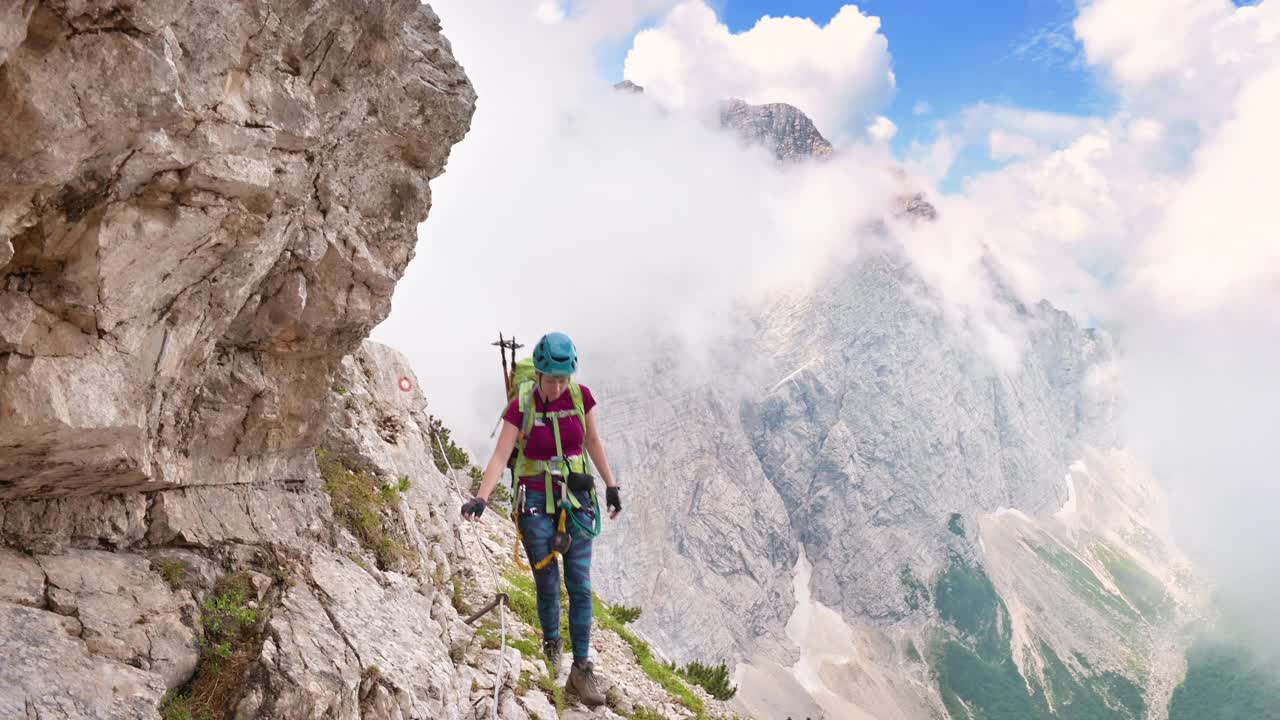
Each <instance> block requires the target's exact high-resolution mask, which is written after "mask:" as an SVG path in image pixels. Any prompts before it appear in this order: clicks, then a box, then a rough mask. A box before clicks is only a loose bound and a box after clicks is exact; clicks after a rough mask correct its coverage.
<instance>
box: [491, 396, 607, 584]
mask: <svg viewBox="0 0 1280 720" xmlns="http://www.w3.org/2000/svg"><path fill="white" fill-rule="evenodd" d="M533 385H534V383H532V382H528V381H526V382H524V383H521V384H520V387H519V388H518V392H519V403H520V404H519V407H520V412H521V413H522V414H523V422H522V423H521V424H522V426H523V427H522V428H521V431H520V439H519V440H518V441H517V443H516V461H515V466H514V467H513V468H512V472H511V482H512V490H513V493H512V494H513V496H515V497H516V498H517V499H518V503H517V504H516V505H515V506H513V508H512V516H513V517H514V518H517V519H516V547H515V550H514V553H513V554H514V556H515V560H516V564H517V565H518V566H520V567H521V568H527V567H528V566H526V565H524V563H523V562H522V561H521V560H520V547H521V546H522V545H523V544H524V533H523V532H521V530H520V521H519V519H518V518H519V515H520V514H521V513H523V512H524V511H525V500H526V498H525V494H524V488H525V485H524V483H522V482H520V480H521V478H526V477H533V476H536V475H539V474H541V475H542V477H543V492H544V493H545V495H546V498H547V499H546V506H545V508H544V509H545V511H546V513H547V514H548V515H555V514H556V513H557V511H558V512H559V517H557V518H556V534H555V537H554V538H553V539H552V541H551V552H549V553H547V556H546V557H544V558H542V559H541V560H539V561H537V562H536V563H535V564H534V566H533V569H534V570H542V569H543V568H545V567H547V566H548V565H550V564H551V562H552V561H553V560H554V559H555V558H557V557H561V558H562V557H564V555H565V553H567V552H569V548H570V547H572V545H573V536H572V535H571V534H569V532H568V523H569V522H572V523H573V524H574V526H576V527H577V528H578V529H579V530H581V531H582V532H584V533H586V534H587V535H588V536H590V537H593V538H594V537H596V536H597V535H599V534H600V529H601V524H600V521H601V516H600V499H599V498H598V497H597V496H596V487H595V479H594V477H593V476H592V474H591V458H590V457H589V456H588V455H587V453H586V452H585V449H584V451H582V452H580V453H579V454H577V455H571V456H569V457H565V454H564V446H563V444H562V443H561V440H560V419H561V418H564V417H570V416H576V417H577V418H578V421H579V422H580V423H582V430H583V432H584V433H585V432H586V429H587V415H586V412H585V410H584V404H583V399H582V386H580V385H578V384H577V383H570V385H569V392H570V394H571V396H572V398H573V409H572V410H556V411H543V410H538V403H537V397H536V393H535V391H534V387H533ZM539 419H541V420H543V422H546V421H547V420H550V421H551V431H552V434H553V435H554V436H555V439H556V455H555V457H553V458H551V459H550V460H531V459H529V458H528V457H526V456H525V454H524V448H525V443H526V442H527V440H528V437H529V433H530V432H531V431H532V430H533V427H534V425H535V424H537V421H538V420H539ZM575 485H576V487H574V486H575ZM557 489H558V490H559V494H560V499H559V502H558V503H557V501H556V490H557ZM574 490H579V491H580V490H589V491H590V494H591V504H592V510H593V511H594V513H595V527H594V528H590V527H587V526H586V525H583V524H582V523H581V522H580V521H579V520H578V518H577V513H576V512H575V511H576V510H581V509H582V503H581V502H580V501H579V500H578V498H577V496H576V495H575V494H574V492H573V491H574ZM533 512H536V510H534V511H533ZM529 561H530V562H533V558H529Z"/></svg>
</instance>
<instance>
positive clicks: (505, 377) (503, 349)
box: [491, 332, 515, 395]
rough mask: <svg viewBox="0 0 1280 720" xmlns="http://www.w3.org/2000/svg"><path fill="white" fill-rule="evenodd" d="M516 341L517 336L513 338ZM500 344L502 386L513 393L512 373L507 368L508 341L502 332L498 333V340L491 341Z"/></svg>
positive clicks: (509, 392) (508, 392)
mask: <svg viewBox="0 0 1280 720" xmlns="http://www.w3.org/2000/svg"><path fill="white" fill-rule="evenodd" d="M512 342H515V338H512ZM491 344H493V345H497V346H498V355H500V356H502V387H503V388H504V389H506V391H507V394H508V395H510V394H511V373H510V372H509V371H508V370H507V341H506V340H505V339H503V337H502V333H501V332H499V333H498V342H496V343H491Z"/></svg>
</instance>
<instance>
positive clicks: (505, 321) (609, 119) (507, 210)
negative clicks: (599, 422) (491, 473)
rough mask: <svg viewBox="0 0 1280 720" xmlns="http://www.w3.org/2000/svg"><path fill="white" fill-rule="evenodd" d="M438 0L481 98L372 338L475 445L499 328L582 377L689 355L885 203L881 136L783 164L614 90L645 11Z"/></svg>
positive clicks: (697, 121)
mask: <svg viewBox="0 0 1280 720" xmlns="http://www.w3.org/2000/svg"><path fill="white" fill-rule="evenodd" d="M433 5H434V6H435V7H436V9H437V11H438V12H439V14H440V16H441V19H442V23H443V25H444V31H445V33H446V34H447V36H448V37H449V39H450V42H451V43H452V45H453V47H454V50H455V52H456V54H457V56H458V59H459V62H460V63H461V64H462V65H463V66H464V67H465V68H466V70H467V73H468V75H469V76H470V77H471V79H472V81H473V83H474V84H475V86H476V89H477V92H478V93H479V96H480V100H479V102H478V106H477V111H476V115H475V118H474V120H473V124H472V129H471V131H470V133H469V134H468V136H467V137H466V139H465V140H464V141H463V142H462V143H460V144H459V145H458V146H457V147H456V148H455V149H454V150H453V154H452V156H451V158H450V160H449V166H448V171H447V172H446V173H445V174H444V175H443V176H441V177H440V178H438V179H437V180H435V181H433V183H432V193H433V208H432V211H431V215H430V217H429V219H428V220H427V222H426V223H424V224H423V226H422V227H421V229H420V237H421V239H420V242H419V245H418V249H417V259H416V260H415V261H414V262H413V263H411V264H410V266H409V269H408V272H407V273H406V276H405V278H404V279H403V280H402V281H401V283H400V284H399V285H398V287H397V289H396V295H395V298H394V303H393V311H392V314H391V316H390V317H389V318H388V320H387V321H386V322H384V323H383V324H382V325H381V326H379V328H378V329H377V331H376V333H375V337H376V338H378V339H383V340H385V341H387V342H389V343H391V344H393V345H395V346H397V347H399V348H401V349H403V350H404V351H405V352H406V353H407V354H408V355H409V357H410V359H411V361H412V363H413V365H414V367H415V369H416V370H417V371H418V372H419V373H421V375H422V383H423V386H424V387H426V388H428V393H429V398H430V400H431V403H432V412H434V413H437V414H438V415H440V416H441V417H443V418H444V419H445V420H446V422H448V423H449V424H450V425H451V426H452V427H453V428H454V429H455V433H456V434H457V435H458V436H459V437H460V442H464V443H465V444H466V445H467V446H468V447H469V448H471V449H474V450H476V451H477V452H478V453H485V452H487V451H488V449H489V447H491V446H490V445H489V443H488V440H487V433H488V432H489V429H490V428H491V427H492V426H493V422H494V420H495V418H496V412H497V411H498V409H499V407H500V401H501V393H502V391H501V389H500V386H499V385H498V382H497V381H498V375H497V372H496V369H497V367H498V364H497V363H498V359H497V358H496V357H494V351H493V348H492V347H490V346H489V344H488V343H489V342H491V341H492V340H494V339H496V335H497V333H498V331H499V330H503V331H505V332H507V333H515V334H516V335H517V337H518V338H521V339H522V340H524V341H526V342H530V343H531V342H532V341H534V340H536V338H537V337H538V336H539V335H540V334H542V333H544V332H547V331H549V330H553V329H560V330H563V331H565V332H568V333H569V334H570V335H571V336H572V337H573V338H574V339H575V341H576V342H577V343H578V345H579V348H580V350H581V353H582V356H583V363H584V367H583V374H582V378H583V380H584V382H587V383H588V384H590V383H591V382H592V381H593V380H592V379H593V378H599V377H601V375H602V374H603V369H604V368H609V369H610V370H611V371H612V370H614V369H616V368H614V367H613V362H614V361H615V360H624V361H625V360H627V359H628V358H630V359H631V360H633V361H634V362H637V363H643V362H647V361H648V358H646V357H645V356H644V354H643V352H641V351H642V350H643V349H644V348H645V347H646V344H645V343H646V340H647V339H648V338H650V337H651V336H652V335H653V333H654V332H655V331H661V332H663V333H667V334H671V335H675V336H677V337H679V338H681V339H682V340H684V341H686V342H687V343H688V344H689V345H690V346H692V348H693V349H692V350H691V352H690V354H691V355H692V356H693V358H695V359H696V357H697V355H696V350H698V349H699V348H702V347H705V346H706V345H708V344H710V343H714V342H715V341H716V340H717V338H719V337H721V336H723V335H725V334H730V333H733V332H734V331H735V330H736V328H732V327H726V326H725V321H724V318H725V317H728V316H731V315H732V314H733V313H732V310H733V309H734V308H735V307H736V306H737V305H738V304H739V303H746V302H752V301H754V300H755V299H757V298H758V297H759V296H760V294H761V293H767V292H769V291H771V290H773V289H776V288H778V287H783V286H792V285H795V284H798V283H804V282H807V281H809V280H810V279H811V278H812V277H813V276H814V275H815V274H816V269H817V268H819V267H822V266H824V265H825V264H826V263H828V262H830V261H831V259H832V258H833V257H835V256H837V254H838V253H844V252H856V251H857V247H856V243H852V242H851V241H850V238H851V237H852V235H853V232H854V230H855V229H856V228H857V227H860V226H862V225H864V224H865V223H866V222H867V221H868V220H869V218H870V217H872V216H879V215H880V214H882V212H883V209H884V208H886V207H889V206H890V203H891V197H890V196H891V191H892V190H893V187H892V185H891V182H890V179H889V174H888V173H887V172H883V173H882V169H883V168H884V167H885V166H886V165H887V164H888V153H887V151H886V150H884V149H883V148H873V147H871V146H869V145H865V144H864V145H861V146H860V145H856V144H855V145H851V146H849V147H848V148H845V149H844V150H842V152H841V154H840V155H839V156H837V157H835V158H832V159H830V160H828V161H826V162H823V163H809V164H800V165H796V166H790V167H787V168H785V169H780V168H779V167H778V165H777V163H776V161H775V159H774V158H773V156H772V154H771V153H769V152H767V151H766V150H764V149H762V148H750V147H743V146H742V144H741V142H740V141H739V138H738V137H737V136H736V135H735V134H734V133H731V132H726V131H724V130H722V129H721V128H720V127H719V125H718V123H716V122H707V121H706V119H705V118H703V117H702V116H701V115H699V114H697V113H695V112H685V111H671V110H666V109H663V108H661V107H660V106H659V105H658V104H657V103H655V102H654V101H653V99H652V98H651V97H650V96H649V95H648V93H646V94H633V93H622V92H617V91H614V90H613V89H612V88H611V87H610V85H609V83H607V82H606V81H605V80H604V79H603V78H601V77H599V76H597V75H596V74H595V72H594V68H595V67H596V65H595V62H594V59H595V53H596V50H597V48H598V46H599V44H600V43H601V42H602V41H604V40H605V39H607V38H616V37H618V33H619V28H620V27H621V26H622V24H624V23H625V22H627V21H630V22H633V23H638V22H640V21H641V19H642V17H643V16H642V15H638V14H635V13H633V14H632V15H630V16H627V15H625V14H621V11H620V10H617V7H618V6H617V4H610V3H607V2H603V1H602V2H600V3H599V4H597V5H594V6H593V5H591V4H587V3H581V2H575V3H573V5H572V7H571V12H569V13H568V15H567V17H565V18H564V20H563V21H562V22H560V23H557V24H546V23H543V22H541V21H539V20H537V19H536V17H535V14H534V10H535V9H536V5H535V4H534V3H529V4H528V5H527V8H528V12H526V13H523V14H514V15H513V14H512V13H511V11H510V8H509V2H508V0H436V1H435V2H433ZM630 7H631V8H632V10H634V6H630ZM623 32H625V31H623ZM850 187H858V188H859V189H860V190H859V192H858V193H857V196H856V197H855V198H850V197H849V193H848V188H850ZM781 237H786V238H787V239H788V240H787V242H779V241H778V239H779V238H781ZM428 330H429V331H428ZM685 360H686V361H688V360H689V359H688V358H685Z"/></svg>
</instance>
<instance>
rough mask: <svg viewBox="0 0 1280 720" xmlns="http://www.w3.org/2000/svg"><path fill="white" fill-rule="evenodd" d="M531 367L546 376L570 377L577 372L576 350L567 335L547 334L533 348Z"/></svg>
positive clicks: (559, 333)
mask: <svg viewBox="0 0 1280 720" xmlns="http://www.w3.org/2000/svg"><path fill="white" fill-rule="evenodd" d="M533 367H534V368H535V369H536V370H537V371H538V372H540V373H543V374H546V375H564V376H568V375H572V374H574V373H575V372H577V371H578V349H577V348H575V347H574V346H573V341H572V340H570V339H569V336H568V335H565V334H564V333H562V332H553V333H547V334H546V335H543V336H542V339H541V340H539V341H538V344H537V345H535V346H534V348H533Z"/></svg>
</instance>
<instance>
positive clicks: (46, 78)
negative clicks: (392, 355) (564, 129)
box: [0, 0, 475, 527]
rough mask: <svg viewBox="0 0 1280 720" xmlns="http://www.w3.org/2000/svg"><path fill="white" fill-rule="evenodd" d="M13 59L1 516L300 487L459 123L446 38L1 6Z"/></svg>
mask: <svg viewBox="0 0 1280 720" xmlns="http://www.w3.org/2000/svg"><path fill="white" fill-rule="evenodd" d="M0 63H3V64H2V65H0V455H2V456H3V457H4V462H3V463H0V499H4V498H9V499H12V498H20V497H40V498H51V497H58V496H66V495H82V494H88V493H100V492H104V491H121V490H128V489H144V488H158V487H177V486H189V485H196V484H215V483H237V484H244V483H248V482H252V481H253V480H255V479H257V478H261V477H267V476H274V477H294V478H298V477H301V476H302V472H303V471H302V468H303V465H304V464H305V463H303V462H302V461H303V459H304V458H305V452H306V448H307V447H308V446H309V445H310V444H313V443H314V440H315V438H316V437H317V436H318V434H319V433H320V432H322V431H323V427H322V425H321V424H320V423H318V422H317V419H318V418H320V417H322V416H323V414H322V413H321V412H319V409H320V408H321V407H322V405H323V401H324V398H325V394H326V392H327V388H328V383H327V379H328V378H329V377H330V375H331V374H332V371H333V369H334V367H335V366H336V364H337V363H338V361H339V359H340V358H341V357H343V356H344V355H346V354H347V353H349V352H351V351H353V350H354V349H355V348H356V347H357V345H358V344H359V342H360V340H361V339H362V338H363V337H365V336H366V335H367V334H368V331H369V330H370V329H371V328H372V327H373V326H374V325H375V324H376V323H377V322H379V321H380V320H381V319H382V318H383V317H384V316H385V314H386V313H387V311H388V308H389V300H390V297H391V291H392V288H393V287H394V284H395V282H396V280H397V279H398V278H399V277H400V275H401V273H402V271H403V270H404V268H405V265H406V264H407V263H408V261H409V259H410V258H411V257H412V255H413V246H414V241H415V226H416V225H417V223H419V222H420V221H422V220H423V219H424V218H425V217H426V214H427V211H428V209H429V207H430V191H429V189H428V187H427V181H428V180H429V179H430V178H432V177H434V176H436V175H438V174H440V173H441V172H442V171H443V169H444V165H445V161H446V159H447V157H448V154H449V149H450V147H451V146H452V145H453V144H454V143H456V142H457V141H458V140H460V139H461V138H462V137H463V135H464V134H465V133H466V131H467V128H468V126H469V122H470V117H471V113H472V111H473V108H474V100H475V93H474V91H473V90H472V88H471V86H470V84H469V83H468V81H467V79H466V76H465V75H464V74H463V70H462V68H461V67H459V66H458V64H457V63H456V62H455V61H454V60H453V57H452V55H451V52H450V48H449V44H448V42H447V41H446V40H445V38H444V37H443V36H442V35H441V34H440V22H439V19H438V18H437V17H436V16H435V14H434V13H433V12H432V11H431V9H430V8H429V7H423V6H420V5H419V4H418V3H416V2H412V1H411V0H397V1H394V2H371V1H361V0H334V1H332V2H320V3H304V4H297V3H287V2H282V1H273V0H247V1H245V2H232V3H192V2H182V1H169V0H148V1H145V2H132V3H112V2H63V1H61V0H49V1H47V2H31V1H29V0H28V1H23V0H17V1H16V2H15V1H12V0H10V1H7V2H3V3H0ZM94 502H99V501H94ZM122 502H125V501H122ZM69 512H78V510H74V511H69ZM134 527H136V526H134Z"/></svg>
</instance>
